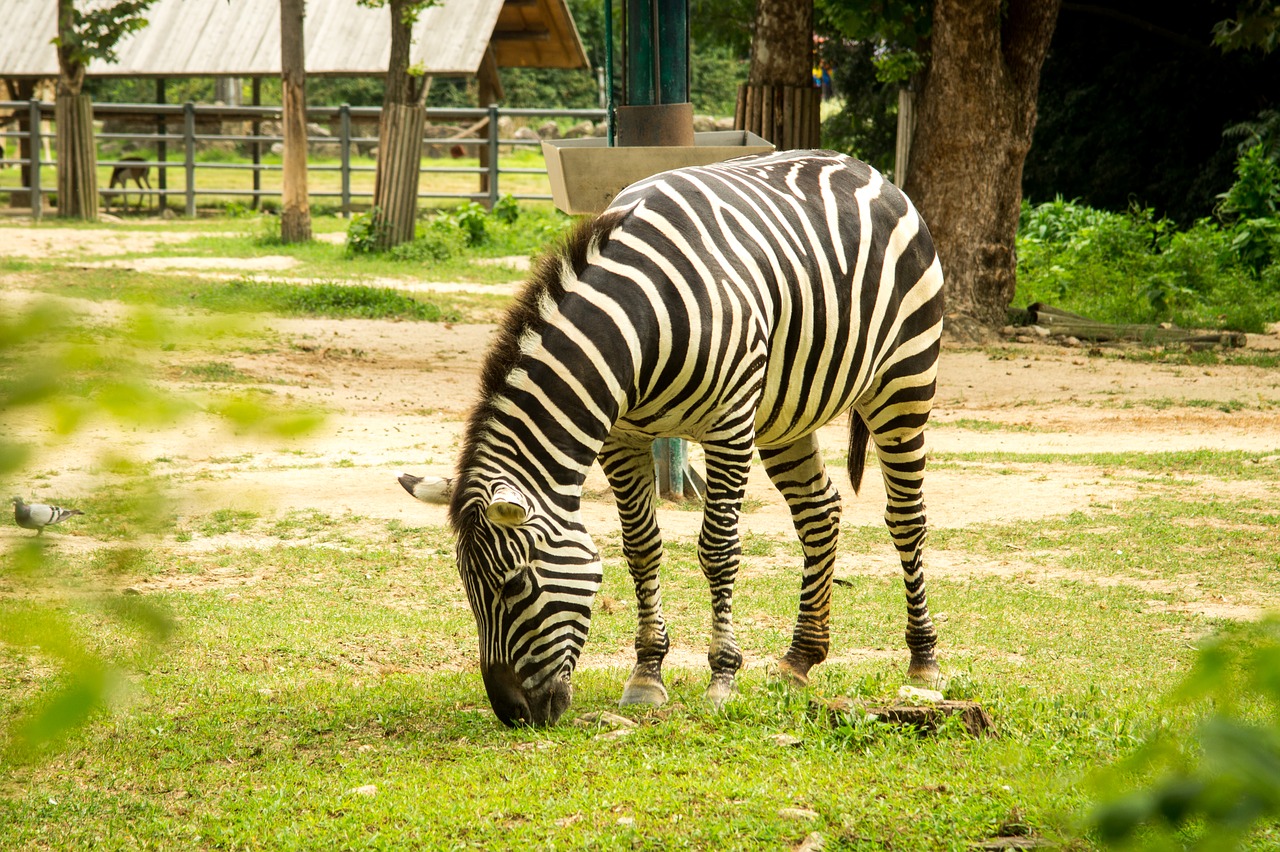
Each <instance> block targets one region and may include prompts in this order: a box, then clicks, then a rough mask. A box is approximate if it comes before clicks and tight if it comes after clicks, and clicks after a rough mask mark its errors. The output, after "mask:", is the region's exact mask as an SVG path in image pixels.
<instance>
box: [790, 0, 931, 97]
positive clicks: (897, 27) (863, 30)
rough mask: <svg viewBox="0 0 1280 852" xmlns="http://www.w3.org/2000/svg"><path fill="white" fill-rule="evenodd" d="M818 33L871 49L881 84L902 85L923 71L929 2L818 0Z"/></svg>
mask: <svg viewBox="0 0 1280 852" xmlns="http://www.w3.org/2000/svg"><path fill="white" fill-rule="evenodd" d="M814 11H815V15H816V19H817V26H818V29H820V30H822V31H827V32H831V33H833V34H836V35H838V36H840V37H841V38H843V39H847V40H850V41H855V42H864V43H867V44H870V45H872V46H874V48H875V51H874V54H873V56H872V63H873V65H874V66H875V69H876V79H877V80H878V81H879V82H881V83H902V82H905V81H907V80H909V79H910V78H911V76H912V75H913V74H916V73H918V72H919V71H921V70H923V68H924V67H925V65H926V64H927V62H928V53H927V45H928V40H929V35H930V33H931V31H932V29H933V3H932V2H931V0H887V2H882V3H850V2H847V0H817V2H816V4H815V8H814Z"/></svg>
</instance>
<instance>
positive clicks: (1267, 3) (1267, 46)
mask: <svg viewBox="0 0 1280 852" xmlns="http://www.w3.org/2000/svg"><path fill="white" fill-rule="evenodd" d="M1213 43H1214V44H1216V45H1217V46H1218V47H1220V48H1222V49H1223V50H1224V51H1230V50H1254V49H1257V50H1258V51H1260V52H1261V53H1264V54H1266V53H1270V52H1271V51H1273V50H1275V49H1276V45H1277V44H1280V3H1277V2H1276V0H1238V3H1237V5H1236V14H1235V17H1233V18H1227V19H1225V20H1222V21H1219V22H1218V23H1216V24H1214V26H1213Z"/></svg>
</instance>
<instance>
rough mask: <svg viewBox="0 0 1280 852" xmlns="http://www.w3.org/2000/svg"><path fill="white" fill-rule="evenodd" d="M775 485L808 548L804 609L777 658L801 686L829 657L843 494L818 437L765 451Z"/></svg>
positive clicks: (762, 457) (762, 453) (802, 592)
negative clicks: (786, 647)
mask: <svg viewBox="0 0 1280 852" xmlns="http://www.w3.org/2000/svg"><path fill="white" fill-rule="evenodd" d="M760 460H761V461H762V462H764V468H765V471H766V472H767V473H768V474H769V479H770V480H772V482H773V484H774V487H776V488H777V489H778V491H779V492H781V494H782V496H783V497H784V498H786V501H787V506H788V508H790V510H791V520H792V522H793V523H794V524H795V527H796V534H797V535H798V536H799V538H800V544H801V546H802V547H803V548H804V575H803V579H802V580H801V583H800V613H799V615H798V616H797V617H796V627H795V631H794V632H793V633H792V635H791V647H790V648H789V649H788V650H787V653H786V654H785V655H784V656H783V658H782V659H781V660H780V661H779V662H778V670H779V674H780V675H781V676H782V677H783V678H785V679H787V680H789V681H791V682H792V683H794V684H796V685H798V686H806V685H807V684H808V683H809V669H811V668H813V667H814V666H816V665H817V664H818V663H820V662H822V661H823V660H825V659H826V658H827V649H828V647H829V646H830V639H831V628H830V617H831V579H832V575H833V573H834V566H835V558H836V543H837V542H838V540H839V536H840V494H839V492H837V491H836V487H835V485H834V483H832V481H831V477H830V476H828V475H827V470H826V465H824V464H823V463H822V454H821V452H820V451H819V449H818V441H817V437H816V436H815V435H810V436H808V437H806V438H802V439H801V440H799V441H796V442H795V443H793V444H789V445H787V446H784V447H776V448H772V449H761V450H760Z"/></svg>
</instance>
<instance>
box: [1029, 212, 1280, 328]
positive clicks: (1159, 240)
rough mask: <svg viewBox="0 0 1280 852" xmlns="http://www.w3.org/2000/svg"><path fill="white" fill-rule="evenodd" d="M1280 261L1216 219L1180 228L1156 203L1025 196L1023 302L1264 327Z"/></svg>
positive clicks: (1278, 295) (1116, 318) (1273, 305)
mask: <svg viewBox="0 0 1280 852" xmlns="http://www.w3.org/2000/svg"><path fill="white" fill-rule="evenodd" d="M1277 283H1280V270H1276V269H1275V268H1274V265H1272V266H1267V267H1264V268H1263V269H1261V270H1260V271H1259V270H1258V269H1257V268H1255V267H1254V266H1252V265H1251V264H1250V263H1249V262H1248V260H1247V259H1246V258H1245V257H1243V256H1242V255H1241V253H1240V250H1239V248H1238V246H1237V243H1236V234H1235V233H1234V232H1232V231H1229V230H1224V229H1223V228H1221V227H1220V226H1219V225H1218V224H1217V223H1215V222H1214V221H1212V220H1210V219H1202V220H1200V221H1198V222H1196V223H1194V224H1193V225H1192V226H1191V227H1190V228H1187V229H1185V230H1181V231H1179V230H1177V229H1176V227H1175V226H1174V224H1173V223H1172V222H1171V221H1170V220H1168V219H1164V218H1161V217H1158V216H1156V215H1155V214H1154V212H1153V211H1152V210H1151V209H1149V208H1141V207H1134V208H1133V209H1131V210H1129V211H1128V212H1126V213H1110V212H1107V211H1103V210H1095V209H1093V208H1090V207H1085V206H1083V205H1080V204H1076V203H1072V202H1067V201H1064V200H1062V199H1061V198H1058V199H1056V200H1054V201H1052V202H1048V203H1044V204H1039V205H1031V204H1024V206H1023V211H1022V219H1021V223H1020V225H1019V230H1018V291H1017V296H1016V298H1015V302H1016V303H1017V304H1031V303H1034V302H1045V303H1048V304H1051V305H1054V306H1056V307H1061V308H1065V309H1067V310H1071V311H1075V312H1076V313H1080V314H1083V315H1085V316H1088V317H1090V318H1092V319H1097V320H1100V321H1103V322H1121V323H1159V322H1172V323H1174V324H1176V325H1178V326H1182V327H1185V328H1230V329H1236V330H1240V331H1254V332H1256V331H1261V330H1262V326H1263V325H1264V324H1266V323H1267V322H1272V321H1275V320H1276V319H1280V287H1277V286H1276V285H1277Z"/></svg>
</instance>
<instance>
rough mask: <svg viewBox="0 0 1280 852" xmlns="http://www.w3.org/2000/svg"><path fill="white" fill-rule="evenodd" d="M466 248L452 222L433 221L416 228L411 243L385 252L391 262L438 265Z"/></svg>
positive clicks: (465, 241)
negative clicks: (401, 261)
mask: <svg viewBox="0 0 1280 852" xmlns="http://www.w3.org/2000/svg"><path fill="white" fill-rule="evenodd" d="M466 247H467V238H466V236H465V235H464V234H463V233H462V231H461V230H460V229H459V228H458V226H457V225H455V224H454V223H453V222H451V221H449V220H447V219H433V220H431V221H430V222H428V223H427V225H426V226H425V227H420V228H418V231H417V235H416V236H415V237H414V239H413V241H412V242H408V243H401V244H400V245H398V246H393V247H392V248H391V250H390V251H388V252H387V257H389V258H391V259H392V260H403V261H410V262H415V263H439V262H440V261H444V260H449V259H450V258H453V257H457V256H458V255H460V254H462V252H463V251H464V250H465V249H466Z"/></svg>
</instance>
